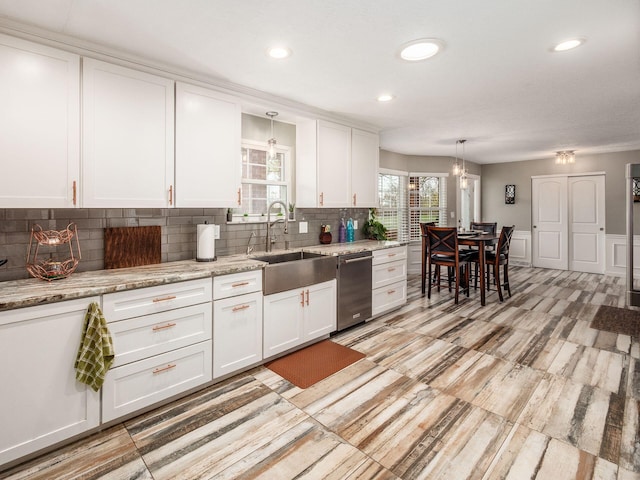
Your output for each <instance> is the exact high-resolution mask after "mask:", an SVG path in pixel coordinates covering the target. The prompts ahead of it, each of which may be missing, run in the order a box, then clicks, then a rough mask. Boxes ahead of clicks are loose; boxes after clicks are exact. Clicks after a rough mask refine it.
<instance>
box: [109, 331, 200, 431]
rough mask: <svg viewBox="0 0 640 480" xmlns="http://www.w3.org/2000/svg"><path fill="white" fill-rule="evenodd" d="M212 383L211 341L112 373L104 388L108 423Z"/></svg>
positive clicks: (155, 357)
mask: <svg viewBox="0 0 640 480" xmlns="http://www.w3.org/2000/svg"><path fill="white" fill-rule="evenodd" d="M210 380H211V340H208V341H206V342H200V343H196V344H195V345H190V346H188V347H183V348H180V349H178V350H173V351H170V352H167V353H163V354H161V355H155V356H153V357H150V358H146V359H144V360H139V361H137V362H133V363H130V364H127V365H123V366H121V367H118V368H114V369H112V370H109V373H108V375H107V377H106V379H105V382H104V385H103V386H102V421H103V422H108V421H111V420H115V419H116V418H119V417H122V416H124V415H127V414H129V413H132V412H135V411H136V410H140V409H142V408H145V407H148V406H149V405H153V404H154V403H157V402H159V401H161V400H164V399H166V398H169V397H171V396H173V395H177V394H179V393H181V392H184V391H186V390H189V389H190V388H193V387H197V386H198V385H201V384H203V383H206V382H209V381H210Z"/></svg>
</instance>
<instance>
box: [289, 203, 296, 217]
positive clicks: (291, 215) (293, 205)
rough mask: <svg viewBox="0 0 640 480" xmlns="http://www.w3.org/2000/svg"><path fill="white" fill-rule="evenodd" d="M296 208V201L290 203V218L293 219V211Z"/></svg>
mask: <svg viewBox="0 0 640 480" xmlns="http://www.w3.org/2000/svg"><path fill="white" fill-rule="evenodd" d="M295 209H296V204H295V203H290V204H289V220H293V213H294V211H295Z"/></svg>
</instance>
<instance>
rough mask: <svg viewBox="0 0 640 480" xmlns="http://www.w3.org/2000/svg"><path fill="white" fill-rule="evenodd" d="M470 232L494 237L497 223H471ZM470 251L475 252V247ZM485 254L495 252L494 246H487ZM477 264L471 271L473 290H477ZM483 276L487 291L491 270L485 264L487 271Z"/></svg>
mask: <svg viewBox="0 0 640 480" xmlns="http://www.w3.org/2000/svg"><path fill="white" fill-rule="evenodd" d="M469 229H470V230H478V231H482V232H485V233H487V234H488V235H495V234H496V232H497V231H498V223H497V222H471V223H470V224H469ZM470 248H471V249H472V250H475V247H470ZM485 251H487V252H493V251H495V246H494V245H489V246H487V247H486V248H485ZM478 268H479V266H478V264H477V263H476V266H475V269H474V271H473V278H474V288H478ZM485 276H486V278H487V282H486V283H487V290H489V280H490V277H491V268H490V265H489V264H487V271H486V272H485Z"/></svg>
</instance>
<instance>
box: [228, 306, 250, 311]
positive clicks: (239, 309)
mask: <svg viewBox="0 0 640 480" xmlns="http://www.w3.org/2000/svg"><path fill="white" fill-rule="evenodd" d="M247 308H249V305H240V306H239V307H233V309H232V311H233V312H240V311H242V310H246V309H247Z"/></svg>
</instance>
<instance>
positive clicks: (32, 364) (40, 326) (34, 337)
mask: <svg viewBox="0 0 640 480" xmlns="http://www.w3.org/2000/svg"><path fill="white" fill-rule="evenodd" d="M99 301H100V299H99V297H89V298H83V299H79V300H69V301H65V302H60V303H54V304H49V305H42V306H37V307H28V308H20V309H16V310H10V311H7V312H1V313H0V364H1V365H2V368H0V385H2V393H0V399H1V401H0V403H1V405H2V408H0V465H2V464H4V463H7V462H10V461H12V460H15V459H17V458H20V457H22V456H24V455H28V454H30V453H32V452H35V451H37V450H40V449H42V448H45V447H47V446H49V445H53V444H54V443H57V442H60V441H62V440H65V439H67V438H70V437H72V436H74V435H77V434H80V433H83V432H85V431H87V430H89V429H91V428H94V427H97V426H98V425H99V423H100V393H99V392H98V393H96V392H94V391H93V390H92V389H91V388H90V387H88V386H86V385H84V384H82V383H80V382H78V381H76V378H75V369H74V362H75V359H76V353H77V351H78V347H79V345H80V339H81V336H82V330H83V326H84V318H85V315H86V312H87V308H88V306H89V304H90V303H91V302H99Z"/></svg>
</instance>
